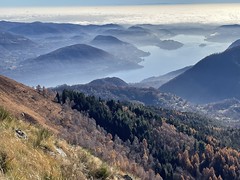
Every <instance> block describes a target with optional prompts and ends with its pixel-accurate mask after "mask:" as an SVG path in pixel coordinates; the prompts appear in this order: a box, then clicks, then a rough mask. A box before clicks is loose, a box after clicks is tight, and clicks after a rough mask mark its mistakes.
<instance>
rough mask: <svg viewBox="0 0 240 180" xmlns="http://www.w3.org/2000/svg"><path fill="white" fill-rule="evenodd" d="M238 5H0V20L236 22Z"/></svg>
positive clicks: (127, 22)
mask: <svg viewBox="0 0 240 180" xmlns="http://www.w3.org/2000/svg"><path fill="white" fill-rule="evenodd" d="M239 19H240V4H218V5H216V4H208V5H164V6H160V5H154V6H128V7H126V6H111V7H108V6H102V7H70V8H69V7H68V8H67V7H59V8H56V7H52V8H49V7H48V8H30V7H28V8H0V20H6V21H17V22H33V21H42V22H59V23H75V24H109V23H116V24H129V25H131V24H174V23H198V24H238V23H239V21H238V20H239Z"/></svg>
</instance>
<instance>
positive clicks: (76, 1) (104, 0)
mask: <svg viewBox="0 0 240 180" xmlns="http://www.w3.org/2000/svg"><path fill="white" fill-rule="evenodd" d="M238 2H239V0H171V1H169V0H87V1H86V0H51V1H49V0H41V1H39V0H21V1H19V0H7V1H6V0H0V6H1V7H24V6H35V7H38V6H101V5H113V6H114V5H144V4H196V3H238Z"/></svg>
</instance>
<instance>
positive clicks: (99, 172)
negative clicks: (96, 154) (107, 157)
mask: <svg viewBox="0 0 240 180" xmlns="http://www.w3.org/2000/svg"><path fill="white" fill-rule="evenodd" d="M109 176H110V172H109V171H108V169H107V167H105V166H101V167H100V168H98V169H96V171H95V173H94V177H95V178H97V179H107V178H108V177H109Z"/></svg>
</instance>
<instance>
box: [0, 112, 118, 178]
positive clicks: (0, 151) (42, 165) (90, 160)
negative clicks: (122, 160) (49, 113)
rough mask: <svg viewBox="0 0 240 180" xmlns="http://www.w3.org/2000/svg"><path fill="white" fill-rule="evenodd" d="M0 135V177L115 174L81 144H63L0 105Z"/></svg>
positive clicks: (58, 176) (79, 176) (94, 176)
mask: <svg viewBox="0 0 240 180" xmlns="http://www.w3.org/2000/svg"><path fill="white" fill-rule="evenodd" d="M16 129H21V130H22V131H23V132H25V134H27V138H26V139H23V138H19V137H18V136H17V135H16V132H15V130H16ZM0 137H1V138H0V170H1V173H0V178H1V179H90V178H93V179H97V178H102V179H104V178H106V177H108V178H109V179H115V178H116V176H117V175H116V174H117V171H116V170H114V169H113V168H110V167H109V166H107V165H106V164H105V163H103V162H102V161H101V160H99V159H98V158H96V157H94V156H92V155H91V154H90V153H88V152H87V151H85V150H83V149H82V148H81V147H78V146H74V147H73V146H71V145H69V144H67V143H66V142H65V141H63V140H61V139H58V138H56V136H55V135H53V134H52V133H51V132H50V131H48V130H46V129H43V128H42V127H41V126H40V125H31V124H30V123H28V122H24V121H22V120H17V119H15V118H13V117H12V116H11V115H9V114H8V113H7V112H6V111H5V110H4V109H3V108H0ZM58 150H60V151H63V152H64V153H62V154H61V153H59V152H58ZM65 154H66V156H65ZM118 173H119V172H118Z"/></svg>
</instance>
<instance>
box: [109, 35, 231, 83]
mask: <svg viewBox="0 0 240 180" xmlns="http://www.w3.org/2000/svg"><path fill="white" fill-rule="evenodd" d="M172 39H174V40H177V41H179V42H182V43H183V44H184V46H183V47H182V48H180V49H177V50H172V51H168V50H162V49H160V48H158V47H155V46H148V47H143V48H141V49H142V50H144V51H149V52H150V53H151V55H150V56H149V57H147V58H145V60H144V61H143V62H141V63H140V64H141V65H142V66H144V67H143V68H141V69H137V70H130V71H122V72H118V73H114V74H111V75H110V76H116V77H119V78H121V79H123V80H125V81H126V82H131V83H134V82H139V81H141V80H143V79H145V78H148V77H151V76H159V75H163V74H165V73H168V72H170V71H173V70H177V69H180V68H183V67H186V66H189V65H194V64H196V63H197V62H198V61H200V60H201V59H203V58H204V57H206V56H208V55H210V54H213V53H217V52H222V51H224V50H225V49H227V47H228V46H229V45H230V44H231V43H230V42H227V43H215V42H206V41H204V37H203V36H187V35H178V36H176V37H174V38H172ZM202 43H204V44H206V46H204V47H200V46H199V45H200V44H202Z"/></svg>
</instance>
